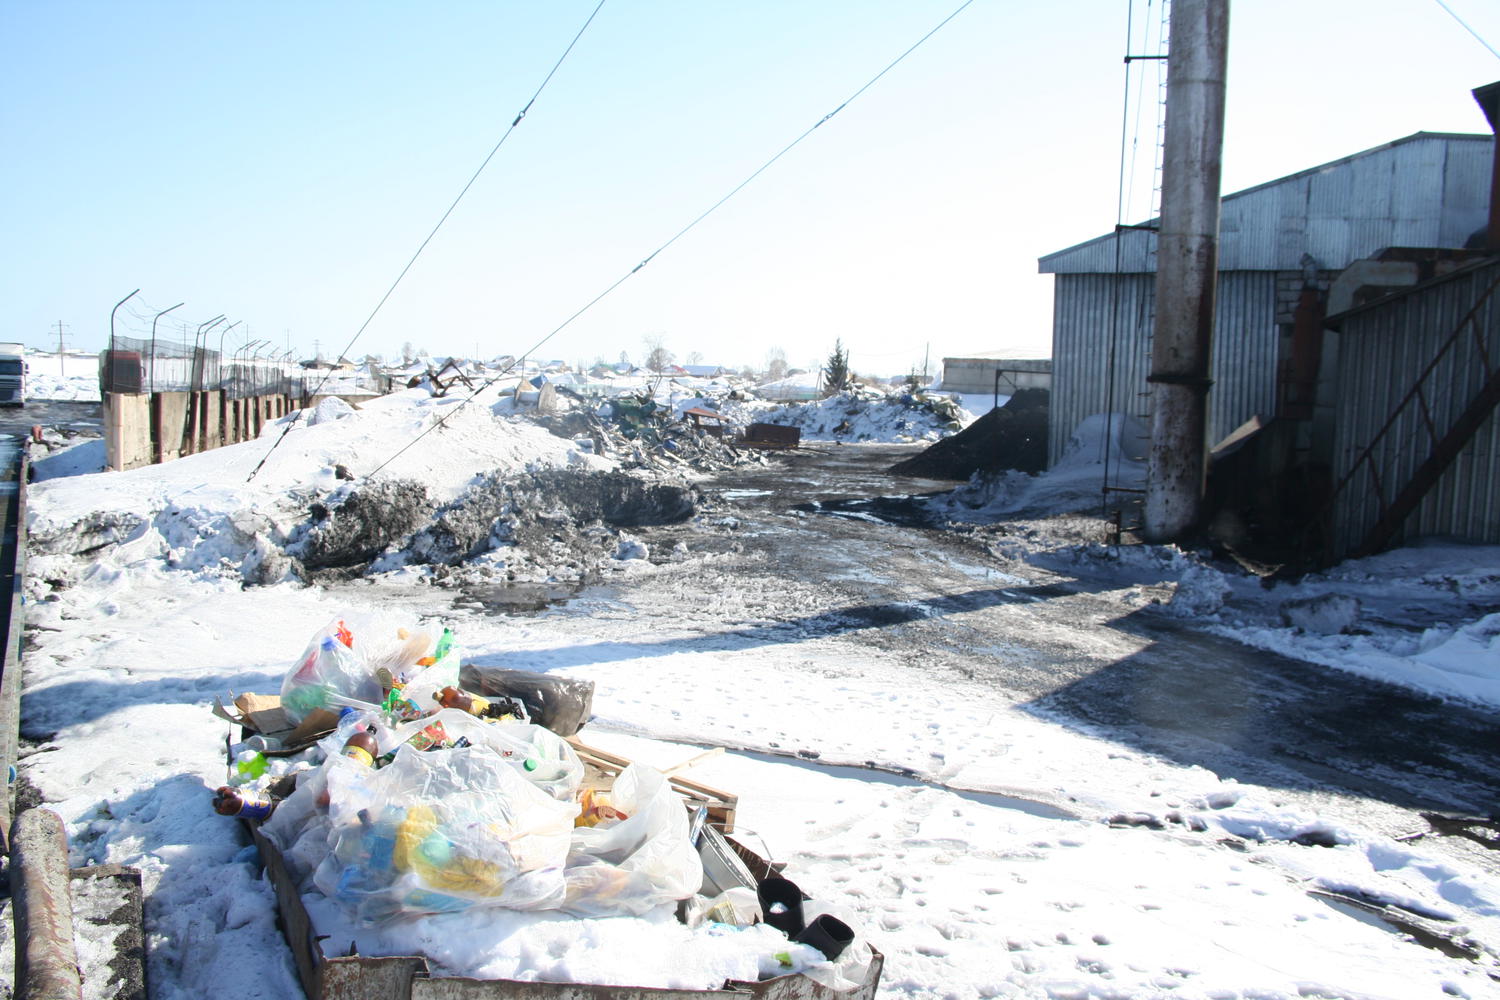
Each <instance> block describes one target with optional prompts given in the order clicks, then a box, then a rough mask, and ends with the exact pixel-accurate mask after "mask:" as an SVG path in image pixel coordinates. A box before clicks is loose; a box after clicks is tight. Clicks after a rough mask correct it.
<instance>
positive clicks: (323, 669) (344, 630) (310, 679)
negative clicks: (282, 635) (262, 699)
mask: <svg viewBox="0 0 1500 1000" xmlns="http://www.w3.org/2000/svg"><path fill="white" fill-rule="evenodd" d="M353 645H354V636H353V633H352V632H351V631H350V629H349V628H348V626H347V625H345V624H344V622H343V620H342V619H340V620H338V621H334V622H330V623H329V624H327V625H325V626H324V627H323V628H321V629H319V630H318V631H317V632H316V633H315V634H314V635H313V637H312V641H310V642H309V643H308V644H307V648H306V649H304V650H303V651H302V656H301V657H300V658H299V659H298V660H297V663H296V664H295V665H294V666H293V667H292V669H291V670H289V671H287V675H286V678H285V679H284V680H283V681H282V682H281V707H282V708H283V709H284V710H285V711H286V715H287V718H288V719H290V720H291V721H292V722H293V723H294V724H295V723H299V722H301V721H302V720H303V719H304V718H306V717H307V716H308V715H309V714H311V713H312V712H313V711H314V710H316V709H319V708H327V709H332V710H335V711H337V708H338V706H339V704H341V703H342V701H343V699H355V700H358V701H362V702H370V703H375V704H378V703H379V702H380V684H379V683H378V682H377V681H376V680H375V675H374V673H373V672H372V671H371V670H370V669H369V668H368V667H367V666H366V664H365V662H364V660H363V659H362V658H361V657H360V656H358V655H356V654H355V652H354V650H353V648H352V647H353Z"/></svg>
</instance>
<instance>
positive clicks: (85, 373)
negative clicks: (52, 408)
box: [26, 350, 99, 402]
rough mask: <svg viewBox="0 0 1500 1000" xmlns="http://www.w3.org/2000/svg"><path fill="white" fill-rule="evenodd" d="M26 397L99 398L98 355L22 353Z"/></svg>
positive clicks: (92, 400)
mask: <svg viewBox="0 0 1500 1000" xmlns="http://www.w3.org/2000/svg"><path fill="white" fill-rule="evenodd" d="M26 398H27V399H63V400H75V401H78V402H98V401H99V356H98V355H97V354H74V353H66V354H57V353H55V352H52V353H48V352H46V351H32V350H28V351H27V352H26Z"/></svg>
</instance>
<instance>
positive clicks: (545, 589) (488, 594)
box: [453, 583, 583, 615]
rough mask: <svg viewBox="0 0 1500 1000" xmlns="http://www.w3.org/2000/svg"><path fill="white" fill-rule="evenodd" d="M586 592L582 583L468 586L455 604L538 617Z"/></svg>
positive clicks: (500, 613)
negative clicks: (545, 611) (540, 613)
mask: <svg viewBox="0 0 1500 1000" xmlns="http://www.w3.org/2000/svg"><path fill="white" fill-rule="evenodd" d="M582 590H583V584H581V583H493V584H485V585H483V586H470V587H464V588H463V589H462V590H461V591H460V592H459V596H457V597H455V598H454V599H453V603H454V604H455V605H458V606H460V607H471V608H483V609H484V610H485V611H489V612H492V613H494V614H499V615H534V614H536V613H537V612H538V611H544V610H546V609H547V608H550V607H553V606H554V605H558V604H564V603H566V602H567V601H569V600H570V599H572V598H574V597H577V596H578V594H579V592H580V591H582Z"/></svg>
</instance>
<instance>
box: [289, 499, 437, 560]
mask: <svg viewBox="0 0 1500 1000" xmlns="http://www.w3.org/2000/svg"><path fill="white" fill-rule="evenodd" d="M310 514H311V521H310V523H309V524H308V526H307V530H306V533H305V534H303V535H302V537H300V538H299V539H298V540H297V541H296V543H295V545H292V546H288V552H289V553H290V554H292V555H294V556H295V557H296V558H298V559H299V560H301V562H302V565H303V567H304V568H306V569H307V570H309V571H318V570H338V569H351V568H354V567H362V566H365V565H368V564H369V562H370V561H371V560H373V559H374V558H375V557H376V556H378V555H380V553H382V552H384V551H385V550H386V548H387V547H388V546H390V545H391V544H392V543H393V542H398V541H400V540H401V539H403V538H405V537H406V536H408V535H410V534H411V533H412V532H413V531H415V530H416V529H417V526H418V525H420V524H422V523H424V522H425V521H426V520H427V519H428V518H429V517H430V516H431V515H432V501H431V499H430V498H429V497H428V495H427V487H425V486H423V485H422V484H421V483H419V482H416V481H414V480H403V479H392V480H388V481H382V482H376V483H371V484H370V485H368V486H366V487H364V488H363V489H359V490H353V491H351V492H350V493H348V494H347V495H346V496H345V497H344V498H343V500H342V501H341V502H339V503H337V504H336V505H325V504H314V505H313V506H312V509H311V511H310Z"/></svg>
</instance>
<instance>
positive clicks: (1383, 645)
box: [1214, 543, 1500, 705]
mask: <svg viewBox="0 0 1500 1000" xmlns="http://www.w3.org/2000/svg"><path fill="white" fill-rule="evenodd" d="M1397 595H1399V596H1397ZM1309 602H1318V604H1319V606H1323V607H1327V606H1329V605H1330V604H1336V605H1337V606H1339V607H1341V608H1343V609H1345V613H1344V614H1343V615H1341V616H1338V617H1337V619H1336V620H1333V621H1332V622H1331V624H1324V625H1322V626H1321V627H1309V626H1312V625H1315V624H1317V623H1314V622H1312V621H1310V620H1308V619H1306V618H1300V619H1299V618H1296V617H1291V618H1289V617H1288V615H1287V608H1288V606H1289V605H1290V606H1291V607H1297V606H1299V605H1301V606H1306V605H1307V604H1308V603H1309ZM1497 603H1500V546H1482V545H1458V544H1452V543H1435V544H1431V545H1425V546H1419V547H1411V548H1405V549H1398V550H1396V551H1394V552H1387V553H1384V554H1382V555H1377V556H1371V557H1369V558H1367V559H1357V560H1351V561H1349V562H1346V563H1343V564H1341V565H1339V566H1337V567H1334V568H1333V569H1331V570H1328V571H1327V572H1325V573H1317V574H1311V575H1309V576H1306V577H1304V578H1302V579H1301V580H1299V581H1297V582H1296V583H1278V584H1277V585H1275V586H1274V587H1273V588H1271V589H1270V590H1267V589H1265V588H1264V587H1262V586H1260V585H1259V583H1258V581H1254V580H1253V579H1252V580H1243V579H1241V580H1236V581H1234V592H1233V595H1232V597H1231V598H1230V600H1229V601H1228V603H1227V604H1226V607H1225V609H1224V611H1223V613H1222V614H1221V615H1220V616H1219V621H1218V624H1216V625H1214V630H1215V631H1218V632H1221V633H1222V634H1226V635H1230V636H1232V637H1233V638H1235V639H1237V640H1239V641H1241V642H1245V643H1248V644H1250V645H1252V646H1257V647H1259V648H1261V649H1268V650H1274V651H1276V652H1280V653H1286V654H1287V655H1290V656H1295V657H1298V658H1300V659H1303V660H1308V661H1310V662H1312V663H1319V664H1323V665H1326V666H1330V667H1336V668H1338V669H1340V670H1347V671H1349V672H1351V673H1355V674H1359V675H1360V676H1363V677H1370V678H1373V679H1377V680H1382V681H1386V682H1389V683H1393V684H1399V685H1401V686H1403V687H1408V688H1413V689H1415V690H1418V691H1422V692H1425V693H1427V694H1430V695H1433V696H1434V697H1438V698H1446V699H1458V700H1464V701H1472V702H1478V703H1481V704H1487V705H1500V616H1497V615H1496V614H1494V613H1492V612H1490V611H1489V609H1490V608H1492V607H1495V606H1496V605H1497ZM1356 608H1357V609H1358V610H1357V614H1356V613H1352V612H1351V610H1350V609H1356Z"/></svg>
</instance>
